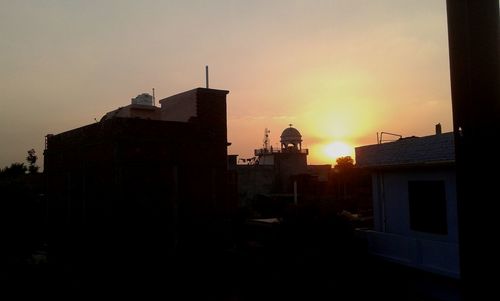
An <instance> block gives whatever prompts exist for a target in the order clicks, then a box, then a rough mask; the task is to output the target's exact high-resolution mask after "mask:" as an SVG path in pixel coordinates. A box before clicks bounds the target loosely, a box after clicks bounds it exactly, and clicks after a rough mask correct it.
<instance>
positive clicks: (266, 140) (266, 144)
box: [263, 128, 271, 150]
mask: <svg viewBox="0 0 500 301" xmlns="http://www.w3.org/2000/svg"><path fill="white" fill-rule="evenodd" d="M269 133H271V131H270V130H268V129H267V128H266V129H265V130H264V145H263V146H264V149H265V150H269V145H270V144H271V142H270V141H269Z"/></svg>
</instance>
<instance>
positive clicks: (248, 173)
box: [237, 165, 276, 206]
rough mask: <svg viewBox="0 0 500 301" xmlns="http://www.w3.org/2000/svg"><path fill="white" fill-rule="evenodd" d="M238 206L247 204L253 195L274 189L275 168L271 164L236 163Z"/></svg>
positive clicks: (264, 193)
mask: <svg viewBox="0 0 500 301" xmlns="http://www.w3.org/2000/svg"><path fill="white" fill-rule="evenodd" d="M237 172H238V195H239V200H240V206H245V205H248V204H249V202H251V201H252V200H253V198H254V196H255V195H257V194H263V195H267V194H269V193H271V192H272V191H273V189H274V184H275V181H276V180H275V178H276V176H275V169H274V166H272V165H238V166H237Z"/></svg>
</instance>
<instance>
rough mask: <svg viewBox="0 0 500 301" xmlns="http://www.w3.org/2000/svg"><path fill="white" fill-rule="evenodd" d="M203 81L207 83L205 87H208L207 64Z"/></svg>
mask: <svg viewBox="0 0 500 301" xmlns="http://www.w3.org/2000/svg"><path fill="white" fill-rule="evenodd" d="M205 82H206V84H207V89H208V65H206V66H205Z"/></svg>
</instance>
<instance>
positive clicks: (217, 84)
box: [0, 0, 452, 168]
mask: <svg viewBox="0 0 500 301" xmlns="http://www.w3.org/2000/svg"><path fill="white" fill-rule="evenodd" d="M119 3H120V5H116V3H115V1H99V2H95V1H65V0H53V1H50V2H49V3H45V1H36V0H26V1H0V15H2V17H1V18H0V36H1V37H2V39H0V53H1V56H0V65H1V66H2V68H0V91H2V97H1V98H0V141H2V147H0V168H3V167H5V166H6V165H9V164H11V163H13V162H24V161H25V157H26V151H27V150H29V149H31V148H34V149H35V150H36V151H37V154H38V155H39V161H40V163H41V164H42V163H43V157H42V153H43V148H44V136H45V135H46V134H57V133H61V132H64V131H67V130H70V129H74V128H77V127H80V126H84V125H87V124H90V123H93V122H95V121H94V120H99V119H100V118H101V117H102V116H103V115H104V114H105V113H106V112H109V111H112V110H114V109H116V108H118V107H122V106H126V105H128V104H130V99H131V98H133V97H135V96H137V95H139V94H141V93H151V89H152V88H155V93H156V97H157V98H158V99H161V98H163V97H167V96H170V95H174V94H177V93H180V92H183V91H187V90H191V89H194V88H196V87H204V86H205V65H208V66H209V68H210V87H211V88H214V89H224V90H229V91H230V93H229V94H228V96H227V120H228V127H227V129H228V140H229V142H231V143H232V145H231V146H230V147H229V149H228V152H229V153H230V154H238V155H240V157H243V158H248V157H251V156H253V155H254V154H253V150H254V149H256V148H260V147H262V139H263V132H264V129H265V128H269V129H270V130H271V133H270V138H271V145H272V146H273V147H279V136H280V134H281V132H282V131H283V130H284V129H285V128H287V127H288V124H290V123H291V124H293V125H294V127H295V128H297V129H298V130H299V131H300V133H301V134H302V139H303V143H302V146H303V147H304V148H308V149H309V156H308V162H309V163H311V164H325V163H326V164H332V165H333V164H335V159H336V158H335V157H336V156H338V155H344V154H346V153H347V154H350V155H351V156H354V155H353V148H354V147H355V146H360V145H365V144H373V143H376V133H377V132H381V131H387V132H392V133H397V134H401V135H403V136H411V135H416V136H423V135H428V134H431V133H432V132H433V130H434V125H435V124H437V123H441V124H442V126H443V132H446V131H451V125H452V122H451V100H450V99H451V96H450V82H449V64H448V62H449V57H448V37H447V25H446V1H436V0H420V1H401V0H377V1H351V0H296V1H288V0H273V1H260V0H256V1H246V0H219V1H211V2H210V3H209V2H207V1H184V0H170V1H146V2H145V3H144V2H142V1H134V0H122V1H119ZM2 12H6V13H3V14H2ZM346 145H347V146H349V148H350V152H348V151H347V150H346Z"/></svg>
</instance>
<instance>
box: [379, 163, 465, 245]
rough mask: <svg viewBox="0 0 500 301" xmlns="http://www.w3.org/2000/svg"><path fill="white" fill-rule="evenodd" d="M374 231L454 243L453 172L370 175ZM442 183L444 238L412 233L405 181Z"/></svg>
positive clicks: (398, 172) (455, 227)
mask: <svg viewBox="0 0 500 301" xmlns="http://www.w3.org/2000/svg"><path fill="white" fill-rule="evenodd" d="M372 179H373V181H372V183H373V192H374V194H373V209H374V224H375V230H376V231H380V232H388V233H394V234H401V235H405V236H409V237H418V238H427V239H432V240H440V241H450V242H457V240H458V230H457V227H458V226H457V198H456V181H455V173H454V171H453V170H449V171H446V170H432V171H392V172H391V171H384V172H378V173H374V174H373V178H372ZM424 180H427V181H429V180H435V181H444V182H445V193H446V208H447V225H448V235H436V234H430V233H423V232H417V231H412V230H411V229H410V213H409V201H408V181H424Z"/></svg>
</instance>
